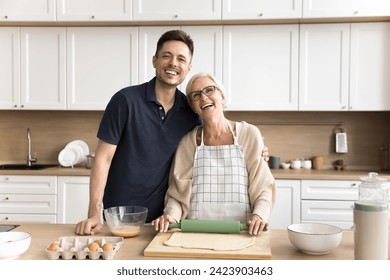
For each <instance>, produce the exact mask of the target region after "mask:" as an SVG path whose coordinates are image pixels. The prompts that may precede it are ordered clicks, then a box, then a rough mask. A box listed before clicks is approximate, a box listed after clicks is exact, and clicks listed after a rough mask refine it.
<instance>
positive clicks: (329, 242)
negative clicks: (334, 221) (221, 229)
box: [287, 223, 343, 255]
mask: <svg viewBox="0 0 390 280" xmlns="http://www.w3.org/2000/svg"><path fill="white" fill-rule="evenodd" d="M287 231H288V238H289V240H290V242H291V244H293V245H294V246H295V247H296V248H297V249H299V250H300V251H302V252H304V253H307V254H312V255H323V254H327V253H329V252H330V251H332V250H333V249H335V248H337V247H338V246H339V245H340V242H341V237H342V233H343V231H342V229H341V228H339V227H336V226H333V225H328V224H320V223H301V224H291V225H289V226H288V227H287Z"/></svg>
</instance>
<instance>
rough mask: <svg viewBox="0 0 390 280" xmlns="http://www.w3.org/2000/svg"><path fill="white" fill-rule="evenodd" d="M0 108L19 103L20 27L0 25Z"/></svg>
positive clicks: (13, 106)
mask: <svg viewBox="0 0 390 280" xmlns="http://www.w3.org/2000/svg"><path fill="white" fill-rule="evenodd" d="M0 61H1V63H0V85H1V95H0V109H12V108H16V107H17V106H19V104H20V28H19V27H0Z"/></svg>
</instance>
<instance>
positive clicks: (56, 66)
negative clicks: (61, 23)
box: [20, 27, 66, 110]
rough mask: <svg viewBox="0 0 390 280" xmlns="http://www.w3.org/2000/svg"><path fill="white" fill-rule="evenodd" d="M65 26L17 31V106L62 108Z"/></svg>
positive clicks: (28, 28)
mask: <svg viewBox="0 0 390 280" xmlns="http://www.w3.org/2000/svg"><path fill="white" fill-rule="evenodd" d="M65 36H66V33H65V27H44V28H40V27H22V28H21V95H20V97H21V98H20V102H21V107H22V108H24V109H32V110H39V109H57V110H64V109H66V102H65V94H66V92H65V78H66V64H65V61H66V59H65V56H66V38H65Z"/></svg>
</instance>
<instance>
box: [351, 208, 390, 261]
mask: <svg viewBox="0 0 390 280" xmlns="http://www.w3.org/2000/svg"><path fill="white" fill-rule="evenodd" d="M353 222H354V249H355V251H354V253H355V260H387V259H388V250H389V248H388V246H389V244H388V242H389V241H388V240H389V209H388V204H383V203H378V202H375V201H367V200H366V201H358V202H355V206H354V210H353Z"/></svg>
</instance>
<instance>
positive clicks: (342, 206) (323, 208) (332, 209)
mask: <svg viewBox="0 0 390 280" xmlns="http://www.w3.org/2000/svg"><path fill="white" fill-rule="evenodd" d="M359 185H360V181H338V180H302V181H301V220H302V222H319V223H327V224H332V225H335V226H338V227H340V228H342V229H351V228H352V226H353V206H354V202H355V201H356V200H358V193H359V190H358V186H359Z"/></svg>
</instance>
